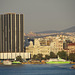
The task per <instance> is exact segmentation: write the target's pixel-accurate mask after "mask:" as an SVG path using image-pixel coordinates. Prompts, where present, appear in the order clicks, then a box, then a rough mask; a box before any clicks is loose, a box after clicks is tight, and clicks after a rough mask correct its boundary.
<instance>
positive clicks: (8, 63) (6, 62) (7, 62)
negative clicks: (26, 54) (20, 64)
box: [3, 60, 12, 65]
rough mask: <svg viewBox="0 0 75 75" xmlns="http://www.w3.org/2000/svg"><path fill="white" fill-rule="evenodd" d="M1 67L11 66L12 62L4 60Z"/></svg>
mask: <svg viewBox="0 0 75 75" xmlns="http://www.w3.org/2000/svg"><path fill="white" fill-rule="evenodd" d="M3 65H12V62H11V61H9V60H4V61H3Z"/></svg>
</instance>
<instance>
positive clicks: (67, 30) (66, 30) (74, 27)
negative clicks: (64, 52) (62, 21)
mask: <svg viewBox="0 0 75 75" xmlns="http://www.w3.org/2000/svg"><path fill="white" fill-rule="evenodd" d="M58 32H75V26H72V27H70V28H67V29H64V30H61V31H56V30H49V31H42V32H36V33H58Z"/></svg>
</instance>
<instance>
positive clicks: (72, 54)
mask: <svg viewBox="0 0 75 75" xmlns="http://www.w3.org/2000/svg"><path fill="white" fill-rule="evenodd" d="M69 59H70V60H71V61H74V62H75V53H70V55H69Z"/></svg>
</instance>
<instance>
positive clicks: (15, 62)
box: [12, 61, 21, 64]
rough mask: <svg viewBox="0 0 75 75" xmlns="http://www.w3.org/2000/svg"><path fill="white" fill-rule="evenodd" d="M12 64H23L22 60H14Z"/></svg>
mask: <svg viewBox="0 0 75 75" xmlns="http://www.w3.org/2000/svg"><path fill="white" fill-rule="evenodd" d="M12 64H21V62H20V61H13V62H12Z"/></svg>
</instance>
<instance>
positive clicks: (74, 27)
mask: <svg viewBox="0 0 75 75" xmlns="http://www.w3.org/2000/svg"><path fill="white" fill-rule="evenodd" d="M61 32H75V26H72V27H70V28H68V29H64V30H62V31H61Z"/></svg>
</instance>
